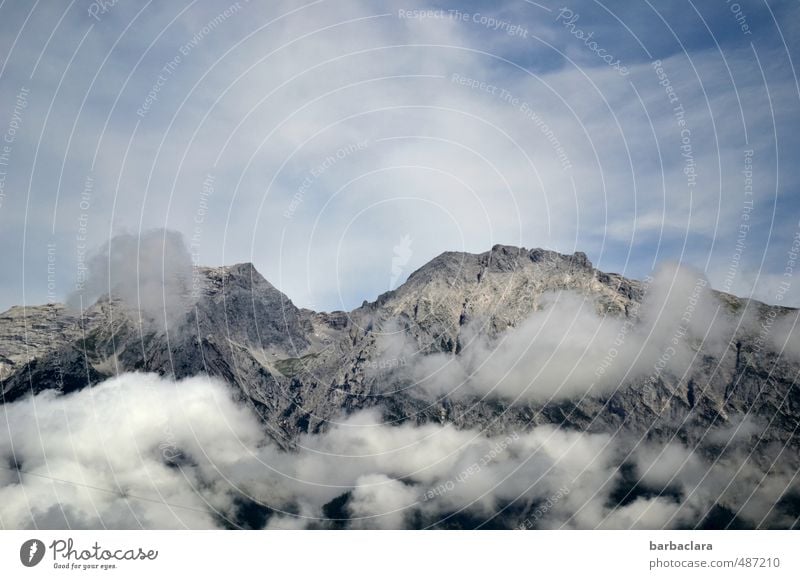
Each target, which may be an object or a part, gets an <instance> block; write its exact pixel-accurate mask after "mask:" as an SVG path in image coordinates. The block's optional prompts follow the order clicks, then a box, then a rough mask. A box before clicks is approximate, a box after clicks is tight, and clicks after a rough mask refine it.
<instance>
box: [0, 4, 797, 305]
mask: <svg viewBox="0 0 800 579" xmlns="http://www.w3.org/2000/svg"><path fill="white" fill-rule="evenodd" d="M662 4H664V3H653V2H649V1H647V0H645V1H643V2H607V3H601V2H595V1H581V2H571V3H569V4H562V3H553V2H549V1H547V0H544V1H542V2H531V1H516V2H503V3H491V2H458V3H445V2H415V1H409V2H405V1H392V2H385V1H384V2H367V1H349V0H345V1H336V2H333V1H324V0H317V1H310V2H307V3H305V2H304V1H303V0H300V1H294V2H280V1H278V2H269V3H263V4H262V3H257V2H247V1H245V0H240V1H239V2H233V3H228V2H226V1H222V2H214V3H211V2H199V1H185V0H179V1H176V2H169V3H157V2H144V1H142V2H129V1H118V2H107V3H104V7H102V8H101V7H100V3H96V2H89V1H88V0H73V1H72V2H69V3H67V2H55V1H47V0H45V1H37V2H30V3H29V2H25V3H23V2H5V3H2V4H0V247H2V250H1V251H0V271H2V272H3V275H2V276H0V310H5V309H6V308H8V307H10V306H12V305H22V304H25V305H33V304H39V303H44V302H52V301H65V300H66V299H67V297H68V296H70V295H72V294H73V293H74V292H75V291H76V289H80V287H81V284H82V281H83V280H85V278H86V275H87V273H86V268H87V267H88V265H89V264H91V263H96V262H97V260H96V259H94V260H93V259H92V256H93V255H95V254H96V253H97V252H98V251H101V249H102V248H103V246H104V245H105V244H106V243H107V242H108V241H109V240H110V239H114V238H118V237H117V236H123V237H122V238H123V239H126V240H128V241H129V240H130V236H131V235H133V236H135V237H138V236H140V235H143V234H145V233H148V232H151V231H152V230H155V229H167V230H172V231H176V232H179V233H180V234H182V235H183V237H184V240H185V244H186V249H187V251H188V252H189V254H190V256H191V258H192V259H193V261H195V262H196V263H198V264H203V265H223V264H233V263H239V262H253V263H254V264H255V266H256V268H257V269H258V270H259V271H260V272H261V273H262V275H264V277H265V278H267V279H268V280H269V281H270V282H271V283H273V284H274V285H275V286H276V287H278V288H279V289H281V290H282V291H283V292H284V293H286V294H287V295H288V296H289V297H290V298H291V299H292V300H293V301H294V302H295V303H296V304H297V305H298V306H302V307H308V308H313V309H317V310H337V309H345V310H346V309H351V308H353V307H355V306H358V305H359V304H360V303H361V302H362V301H363V300H372V299H374V298H375V297H376V296H377V295H378V294H380V293H382V292H385V291H387V290H389V289H392V288H394V287H396V286H397V285H398V284H400V283H402V282H403V280H404V279H405V278H406V277H407V276H408V274H410V273H411V272H412V271H414V270H415V269H416V268H418V267H420V266H422V265H423V264H425V263H426V262H427V261H429V260H430V259H432V258H433V257H435V256H436V255H438V254H440V253H442V252H443V251H469V252H483V251H486V250H488V249H489V248H491V247H492V246H493V245H495V244H497V243H502V244H508V245H517V246H524V247H527V248H533V247H542V248H549V249H555V250H557V251H560V252H563V253H572V252H574V251H583V252H585V253H586V254H587V255H588V256H589V258H590V259H591V261H592V262H593V263H594V264H595V265H596V266H597V267H598V268H600V269H602V270H605V271H613V272H618V273H622V274H624V275H626V276H629V277H634V278H642V277H644V276H646V275H649V274H650V273H651V272H653V271H654V270H655V268H656V267H657V265H658V264H661V263H663V262H670V261H677V262H681V263H684V264H686V265H690V266H692V267H694V268H697V269H699V270H701V271H703V272H704V273H705V275H706V276H707V277H708V279H709V281H710V283H711V285H712V286H713V287H714V288H716V289H720V290H723V291H729V292H732V293H735V294H737V295H741V296H752V297H755V298H756V299H759V300H762V301H765V302H768V303H781V304H783V305H792V306H800V279H798V275H800V259H798V256H797V255H796V252H800V195H798V193H800V190H799V189H798V188H799V187H800V168H798V164H797V150H798V145H800V142H799V141H800V138H799V137H798V133H799V131H798V128H800V127H799V126H798V124H799V123H798V121H800V83H799V82H798V79H797V68H798V66H800V52H799V50H798V49H799V47H800V30H798V29H799V28H800V5H798V4H797V2H793V1H787V2H759V1H752V2H750V1H740V2H727V1H725V0H715V1H713V2H702V3H700V2H694V3H693V2H682V1H676V2H670V3H668V4H667V5H666V6H664V5H662ZM169 237H170V239H172V238H173V235H172V234H171V235H170V236H169ZM148 239H149V238H148ZM112 243H113V242H112ZM164 263H165V264H167V265H165V267H166V266H168V262H167V260H164ZM121 268H125V264H124V263H119V264H114V267H110V268H109V272H108V275H109V276H111V277H112V278H113V277H114V276H118V275H122V274H123V273H124V272H120V271H119V270H120V269H121ZM115 271H116V272H117V273H115Z"/></svg>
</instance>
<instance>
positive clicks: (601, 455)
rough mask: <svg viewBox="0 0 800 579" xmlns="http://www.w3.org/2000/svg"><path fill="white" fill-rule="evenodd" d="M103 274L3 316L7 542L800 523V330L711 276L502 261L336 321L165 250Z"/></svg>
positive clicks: (402, 288) (408, 285)
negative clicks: (191, 532) (192, 532)
mask: <svg viewBox="0 0 800 579" xmlns="http://www.w3.org/2000/svg"><path fill="white" fill-rule="evenodd" d="M141 244H144V247H145V250H144V251H142V250H141V249H140V247H141ZM92 263H93V264H94V268H93V272H92V276H93V277H90V278H89V279H88V280H87V283H86V284H85V286H84V288H82V292H81V293H76V294H74V295H72V296H69V299H68V300H67V303H66V305H61V304H48V305H44V306H37V307H15V308H12V309H10V310H9V311H7V312H5V313H3V314H0V388H1V389H2V394H3V413H4V417H5V420H6V421H7V424H8V428H7V429H2V432H0V460H2V463H0V464H1V465H2V466H3V467H4V468H0V526H2V527H3V528H34V527H35V528H216V527H223V528H258V529H261V528H325V529H327V528H337V529H338V528H342V529H344V528H391V529H397V528H470V529H471V528H521V529H555V528H569V529H595V528H621V529H627V528H646V529H661V528H780V529H786V528H796V527H797V524H798V517H800V486H798V481H797V472H798V469H800V442H799V441H800V437H798V436H797V426H798V424H800V395H798V391H797V386H796V382H797V379H798V372H799V371H800V339H798V330H797V329H796V326H797V323H798V310H795V309H791V308H783V307H778V306H770V305H766V304H763V303H760V302H756V301H754V300H747V299H742V298H737V297H735V296H732V295H730V294H725V293H720V292H717V291H714V290H712V289H711V288H710V287H709V283H708V281H707V280H706V278H705V277H704V276H703V275H702V274H701V273H700V272H697V271H694V270H692V269H689V268H685V267H683V266H679V265H677V264H669V263H667V264H662V265H661V266H660V267H659V268H658V269H657V270H656V271H655V272H654V273H653V275H652V276H651V277H648V278H646V279H643V280H632V279H627V278H625V277H623V276H621V275H618V274H614V273H605V272H602V271H599V270H598V269H596V268H594V267H593V266H592V264H591V263H590V261H589V260H588V258H587V256H586V255H585V254H583V253H574V254H571V255H564V254H560V253H557V252H554V251H548V250H542V249H530V250H529V249H525V248H518V247H511V246H502V245H497V246H495V247H493V248H491V250H489V251H487V252H485V253H482V254H469V253H460V252H448V253H444V254H442V255H440V256H438V257H436V258H435V259H433V260H432V261H430V262H429V263H428V264H426V265H425V266H423V267H422V268H420V269H419V270H417V271H415V272H414V273H412V274H411V275H410V276H409V277H408V279H407V280H406V281H405V283H403V284H401V285H399V287H397V288H396V289H394V290H391V291H388V292H386V293H384V294H382V295H380V296H378V297H377V298H376V299H375V300H374V301H371V302H364V304H363V305H362V306H361V307H358V308H356V309H354V310H352V311H349V312H343V311H334V312H314V311H310V310H308V309H303V308H298V307H296V306H295V305H294V304H293V303H292V301H291V300H290V299H289V297H287V296H286V295H284V294H283V293H282V292H280V291H279V290H278V289H277V288H275V287H274V286H273V285H272V284H270V283H269V282H268V281H267V280H265V279H264V278H263V277H262V276H261V275H260V274H259V273H258V271H256V269H255V268H254V267H253V266H252V265H251V264H237V265H233V266H228V267H213V268H204V267H193V265H192V264H191V261H190V258H189V255H188V252H186V251H185V248H184V247H183V243H182V241H181V239H180V238H179V237H175V236H173V235H170V234H167V233H165V232H154V233H153V234H151V235H150V236H146V237H145V238H144V240H143V241H142V240H139V239H133V238H124V239H116V240H112V243H110V244H109V245H108V246H106V248H104V250H103V252H102V253H101V255H100V256H98V257H97V258H96V260H95V261H94V262H92ZM133 265H136V267H132V266H133Z"/></svg>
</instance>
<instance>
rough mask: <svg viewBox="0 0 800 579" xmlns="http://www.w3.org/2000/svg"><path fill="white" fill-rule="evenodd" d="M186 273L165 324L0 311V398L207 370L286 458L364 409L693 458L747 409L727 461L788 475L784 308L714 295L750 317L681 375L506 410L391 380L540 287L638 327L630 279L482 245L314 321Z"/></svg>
mask: <svg viewBox="0 0 800 579" xmlns="http://www.w3.org/2000/svg"><path fill="white" fill-rule="evenodd" d="M201 274H202V276H203V278H204V280H205V285H204V289H203V291H202V294H201V295H200V297H199V299H198V300H197V302H196V303H195V304H194V306H193V307H192V308H191V309H190V311H189V312H188V313H187V314H186V315H185V316H184V317H183V318H182V320H181V321H180V323H178V324H177V325H171V326H170V327H168V328H167V329H166V330H160V329H157V326H155V325H153V324H150V323H148V321H147V320H142V319H139V315H138V312H136V311H135V310H131V309H130V308H128V307H127V306H125V304H122V303H120V302H119V301H118V300H115V299H114V298H113V297H112V298H110V299H109V298H106V299H101V300H100V301H98V302H97V303H96V304H94V305H92V306H91V307H90V308H89V309H88V310H86V311H85V312H83V313H82V314H80V313H77V312H70V311H67V310H66V309H65V308H64V307H63V306H60V305H45V306H38V307H32V308H26V309H24V310H23V309H22V308H12V309H11V310H9V311H8V312H5V313H3V314H2V315H0V388H1V389H2V393H3V399H4V401H5V402H10V401H13V400H16V399H18V398H20V397H23V396H26V395H29V394H31V393H36V392H39V391H41V390H43V389H47V388H59V389H61V390H63V391H65V392H69V391H72V390H76V389H79V388H83V387H87V386H91V385H93V384H96V383H98V382H99V381H102V380H104V379H106V378H108V377H110V376H113V375H115V374H117V373H120V372H125V371H147V372H157V373H159V374H163V375H172V376H175V377H177V378H181V377H185V376H192V375H196V374H209V375H212V376H217V377H219V378H221V379H222V380H224V381H225V382H227V383H228V384H229V385H230V387H231V389H232V391H233V392H234V393H235V395H236V396H237V397H238V398H239V399H241V400H243V401H245V402H247V403H248V404H251V405H252V407H253V408H254V409H255V411H256V412H257V413H258V414H259V415H260V416H261V417H262V419H263V421H264V424H265V427H266V430H267V431H268V432H269V434H270V435H271V436H272V437H273V438H274V439H275V441H276V442H277V443H278V444H279V445H281V446H282V447H284V448H287V449H289V448H292V447H293V445H294V444H295V442H296V440H297V438H298V436H299V435H300V434H302V433H307V432H311V433H314V432H319V431H321V430H324V429H325V428H326V424H327V422H328V421H329V420H331V419H334V418H337V417H340V416H341V415H342V414H343V413H349V412H353V411H355V410H358V409H363V408H367V407H375V406H377V407H379V408H380V409H381V410H382V412H383V414H384V416H385V417H386V418H387V419H390V420H394V421H397V422H402V421H414V422H417V423H428V422H436V423H444V422H448V423H452V424H454V425H456V426H457V427H465V428H467V427H468V428H481V429H483V430H485V431H486V432H487V433H503V432H511V431H517V432H519V431H526V430H529V429H531V428H533V427H534V426H536V425H539V424H547V423H550V424H557V425H559V426H561V427H562V428H567V429H577V430H581V431H591V432H606V433H623V434H624V435H625V436H629V437H630V438H631V439H633V440H635V439H637V438H640V437H643V438H646V439H647V440H652V441H658V442H666V441H673V440H677V441H680V442H682V443H684V444H685V445H687V446H690V447H695V448H696V449H697V450H698V452H701V453H705V454H707V455H708V456H709V457H715V456H718V455H719V454H720V453H721V452H723V450H721V447H720V445H719V444H718V441H719V437H709V436H708V433H709V432H712V431H720V432H722V431H724V429H726V428H730V427H731V425H735V424H737V423H738V422H739V421H740V420H741V418H742V417H743V416H745V415H747V416H748V417H750V418H753V419H755V420H756V421H758V422H759V423H760V424H761V425H762V426H763V428H762V430H761V431H760V432H761V434H760V436H758V437H750V438H748V439H746V440H742V441H738V442H737V451H742V452H745V453H750V456H751V457H754V458H753V460H755V461H756V462H757V463H758V464H759V465H761V466H763V467H764V468H767V467H769V466H770V463H771V461H773V460H774V459H775V458H776V457H778V456H780V460H781V463H782V464H784V465H785V466H787V467H788V468H793V469H795V470H797V468H798V467H800V459H799V458H798V457H799V456H800V442H798V441H799V440H800V439H799V438H798V437H797V436H796V435H795V433H796V429H797V426H798V424H799V423H800V395H798V391H797V387H796V386H795V381H796V379H797V376H798V368H800V364H798V363H797V361H794V360H792V359H791V358H789V357H787V356H786V355H783V354H781V352H779V351H776V350H777V348H776V347H774V346H771V345H770V342H768V341H765V340H763V337H760V336H759V334H758V331H759V329H763V327H764V324H765V322H764V321H765V320H766V321H770V320H771V321H770V324H772V323H779V322H780V321H781V320H784V319H789V318H791V317H792V316H796V315H797V312H796V311H795V310H791V309H788V308H777V307H770V306H765V305H763V304H758V303H756V302H750V301H747V300H742V299H739V298H736V297H734V296H730V295H725V294H718V295H717V299H718V300H720V303H721V304H723V306H724V310H725V312H724V314H725V315H726V316H729V317H730V319H731V320H733V321H734V322H735V321H736V320H737V319H740V318H741V316H740V314H741V313H742V312H745V311H746V312H751V313H752V314H751V316H752V317H753V319H752V320H751V322H750V323H747V324H744V323H732V324H731V328H732V329H731V332H730V334H729V335H726V336H725V338H724V339H725V341H726V342H727V344H726V345H724V347H713V348H712V347H706V346H705V345H703V346H702V347H701V346H698V347H696V348H695V349H694V356H693V358H692V361H691V364H690V365H689V367H688V369H687V371H686V372H683V373H682V374H681V375H677V374H673V373H672V372H670V371H669V370H668V369H667V370H665V371H664V372H662V373H659V374H658V375H657V376H656V377H655V378H653V377H652V376H651V377H648V376H644V375H631V376H630V377H629V379H628V380H627V381H626V382H625V383H624V384H621V385H620V387H619V388H616V389H615V390H614V391H613V392H606V393H602V394H596V395H594V394H591V393H590V395H587V396H585V397H581V398H576V399H567V400H563V399H558V400H555V399H554V400H551V401H546V402H533V401H527V402H523V401H517V402H516V403H513V402H512V401H510V400H508V399H507V398H503V397H500V396H483V397H481V396H456V395H449V394H444V395H435V394H432V393H430V392H427V391H424V390H423V389H421V388H419V387H418V386H415V385H414V384H413V381H410V380H409V379H408V376H407V374H406V373H404V372H402V371H400V372H398V371H395V370H397V369H398V368H397V367H400V366H404V365H406V364H413V363H416V362H417V361H418V360H424V359H426V358H427V357H429V356H437V355H438V356H441V355H445V356H451V357H453V358H454V359H458V358H459V357H460V356H462V355H463V352H464V349H465V348H468V347H469V341H470V340H471V339H474V338H475V336H476V335H477V336H480V337H481V338H482V339H487V340H500V339H502V338H503V336H506V335H507V334H508V333H509V332H511V331H513V330H514V328H517V327H519V326H520V324H522V323H523V322H524V321H525V320H526V319H529V318H530V316H531V314H532V313H534V312H536V311H538V310H540V309H542V308H543V307H546V303H545V302H546V297H547V296H548V295H551V294H552V293H553V292H563V291H567V292H572V293H575V294H577V295H580V296H583V297H584V298H585V299H587V300H589V301H590V302H591V304H593V308H594V310H595V311H596V313H597V314H599V315H601V316H608V317H611V318H616V319H619V320H631V322H632V323H633V324H635V323H638V321H637V319H636V312H637V311H638V308H639V306H640V304H641V302H642V300H643V297H644V294H645V288H644V285H643V284H642V283H641V282H638V281H635V280H630V279H626V278H624V277H622V276H620V275H617V274H610V273H604V272H601V271H598V270H597V269H595V268H593V267H592V264H591V263H590V262H589V260H588V259H587V257H586V255H585V254H583V253H575V254H574V255H562V254H559V253H556V252H553V251H546V250H541V249H533V250H530V251H529V250H525V249H521V248H516V247H508V246H495V247H494V248H492V250H491V251H488V252H486V253H482V254H479V255H473V254H467V253H451V252H448V253H444V254H442V255H440V256H439V257H437V258H435V259H433V260H432V261H431V262H429V263H428V264H427V265H425V266H424V267H422V268H421V269H419V270H417V271H416V272H414V273H413V274H412V275H411V276H410V277H409V278H408V280H407V282H406V283H405V284H403V285H402V286H401V287H399V288H398V289H397V290H395V291H390V292H387V293H385V294H382V295H380V296H379V297H378V298H377V299H376V300H375V301H374V302H365V303H364V304H363V305H362V306H361V307H359V308H357V309H355V310H353V311H351V312H330V313H317V312H312V311H309V310H304V309H299V308H297V307H296V306H295V305H294V304H292V302H291V300H289V298H287V297H286V296H285V295H283V294H282V293H281V292H280V291H278V290H277V289H276V288H275V287H273V286H272V285H271V284H269V283H268V282H267V281H266V280H264V278H263V277H261V275H260V274H259V273H258V272H257V271H256V270H255V268H254V267H253V266H252V265H251V264H239V265H235V266H231V267H221V268H206V269H203V270H201ZM737 316H740V318H737ZM741 319H743V318H741ZM476 328H477V330H476ZM386 336H401V337H402V339H403V340H404V341H405V342H406V343H407V344H410V345H411V346H412V350H413V351H414V352H415V354H414V359H413V360H405V359H402V360H401V359H386V358H385V356H383V355H382V354H381V340H382V339H384V338H385V337H386ZM790 339H791V340H795V338H793V337H791V338H790ZM714 441H716V442H714Z"/></svg>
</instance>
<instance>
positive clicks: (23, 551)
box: [19, 539, 45, 567]
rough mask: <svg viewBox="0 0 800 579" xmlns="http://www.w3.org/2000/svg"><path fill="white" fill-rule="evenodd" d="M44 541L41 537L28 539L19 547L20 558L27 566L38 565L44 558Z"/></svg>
mask: <svg viewBox="0 0 800 579" xmlns="http://www.w3.org/2000/svg"><path fill="white" fill-rule="evenodd" d="M44 551H45V549H44V543H42V542H41V541H40V540H39V539H28V540H27V541H25V542H24V543H22V547H20V548H19V560H20V561H21V562H22V564H23V565H25V566H26V567H36V565H38V564H39V563H41V562H42V559H43V558H44Z"/></svg>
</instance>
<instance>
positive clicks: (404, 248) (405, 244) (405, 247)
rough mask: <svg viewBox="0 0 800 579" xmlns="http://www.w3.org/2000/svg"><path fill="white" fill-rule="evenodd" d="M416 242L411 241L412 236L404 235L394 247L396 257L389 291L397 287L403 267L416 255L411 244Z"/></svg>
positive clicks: (393, 258)
mask: <svg viewBox="0 0 800 579" xmlns="http://www.w3.org/2000/svg"><path fill="white" fill-rule="evenodd" d="M413 241H414V240H413V239H411V236H410V235H404V236H403V237H402V238H401V239H400V242H399V243H398V244H397V245H395V246H394V248H393V249H394V257H392V278H391V279H390V280H389V289H390V290H393V289H394V288H395V286H396V285H397V282H398V281H399V280H400V276H401V275H403V267H404V266H405V265H406V264H407V263H408V260H409V259H411V256H412V255H413V254H414V252H413V251H411V243H412V242H413Z"/></svg>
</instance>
